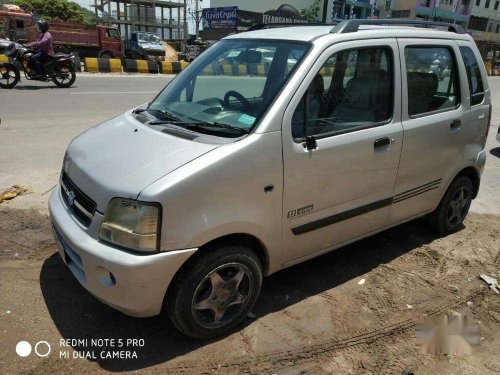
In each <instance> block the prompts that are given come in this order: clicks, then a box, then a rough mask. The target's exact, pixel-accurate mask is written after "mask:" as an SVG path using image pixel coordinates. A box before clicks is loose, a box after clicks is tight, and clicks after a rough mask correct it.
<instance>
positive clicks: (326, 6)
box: [322, 0, 328, 23]
mask: <svg viewBox="0 0 500 375" xmlns="http://www.w3.org/2000/svg"><path fill="white" fill-rule="evenodd" d="M327 12H328V0H323V19H322V20H323V23H328V22H327V20H326V17H327Z"/></svg>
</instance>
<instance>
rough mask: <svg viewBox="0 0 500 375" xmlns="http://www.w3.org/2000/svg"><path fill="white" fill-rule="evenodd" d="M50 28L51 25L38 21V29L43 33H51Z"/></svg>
mask: <svg viewBox="0 0 500 375" xmlns="http://www.w3.org/2000/svg"><path fill="white" fill-rule="evenodd" d="M49 26H50V25H49V23H48V22H47V21H45V20H38V21H36V28H37V30H38V31H40V32H41V33H46V32H47V31H49Z"/></svg>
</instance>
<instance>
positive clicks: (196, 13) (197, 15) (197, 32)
mask: <svg viewBox="0 0 500 375" xmlns="http://www.w3.org/2000/svg"><path fill="white" fill-rule="evenodd" d="M194 2H195V4H196V5H195V7H194V22H195V23H196V24H195V25H194V33H195V35H196V39H198V37H199V36H200V13H199V12H200V11H199V7H198V0H194Z"/></svg>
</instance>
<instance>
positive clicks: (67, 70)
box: [52, 63, 76, 88]
mask: <svg viewBox="0 0 500 375" xmlns="http://www.w3.org/2000/svg"><path fill="white" fill-rule="evenodd" d="M57 70H58V71H59V72H61V73H62V72H64V74H65V75H67V77H66V78H67V79H65V78H63V77H62V76H61V75H58V74H57V73H56V76H54V77H53V78H52V82H54V83H55V84H56V86H57V87H61V88H68V87H71V86H73V83H75V81H76V72H75V68H74V67H73V65H72V64H70V63H65V64H61V65H58V66H57Z"/></svg>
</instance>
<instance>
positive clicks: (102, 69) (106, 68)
mask: <svg viewBox="0 0 500 375" xmlns="http://www.w3.org/2000/svg"><path fill="white" fill-rule="evenodd" d="M84 64H85V67H84V69H85V71H86V72H90V73H121V72H122V61H121V60H120V59H96V58H94V57H86V58H85V62H84Z"/></svg>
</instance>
